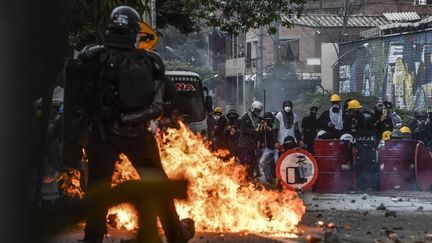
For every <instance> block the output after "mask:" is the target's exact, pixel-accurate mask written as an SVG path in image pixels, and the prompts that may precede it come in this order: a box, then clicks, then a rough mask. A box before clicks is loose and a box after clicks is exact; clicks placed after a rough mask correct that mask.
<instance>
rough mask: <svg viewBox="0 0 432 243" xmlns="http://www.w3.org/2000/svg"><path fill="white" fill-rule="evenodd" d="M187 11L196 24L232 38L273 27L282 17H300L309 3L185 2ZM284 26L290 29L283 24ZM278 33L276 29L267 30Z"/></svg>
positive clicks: (278, 0) (250, 0) (259, 0)
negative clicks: (251, 30)
mask: <svg viewBox="0 0 432 243" xmlns="http://www.w3.org/2000/svg"><path fill="white" fill-rule="evenodd" d="M182 2H183V3H184V7H185V8H184V11H185V12H187V13H189V14H190V17H191V19H192V20H193V22H195V23H200V24H201V25H202V26H205V27H209V26H210V27H220V28H221V30H223V31H226V32H228V33H230V34H238V33H240V32H247V31H248V30H250V29H257V28H258V27H259V26H262V25H270V24H271V23H272V22H273V21H278V20H281V18H282V16H284V15H285V16H288V17H290V18H291V17H292V16H293V15H297V16H299V15H300V14H301V13H302V11H303V4H305V3H306V0H227V1H224V0H189V1H187V0H183V1H182ZM282 24H283V25H285V26H288V27H289V26H290V23H289V22H286V21H283V22H282ZM268 31H269V33H275V32H276V29H275V28H274V27H269V28H268Z"/></svg>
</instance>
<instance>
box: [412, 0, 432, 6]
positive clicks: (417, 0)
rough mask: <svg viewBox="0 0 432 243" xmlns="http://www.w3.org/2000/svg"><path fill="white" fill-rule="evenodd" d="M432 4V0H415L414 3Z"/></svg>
mask: <svg viewBox="0 0 432 243" xmlns="http://www.w3.org/2000/svg"><path fill="white" fill-rule="evenodd" d="M429 4H432V0H414V5H429Z"/></svg>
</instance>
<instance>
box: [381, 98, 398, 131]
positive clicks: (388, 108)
mask: <svg viewBox="0 0 432 243" xmlns="http://www.w3.org/2000/svg"><path fill="white" fill-rule="evenodd" d="M384 107H385V109H384V111H383V112H384V116H386V117H389V118H390V119H391V122H392V125H393V128H401V127H402V118H401V117H400V116H399V115H398V114H396V112H395V111H394V110H393V104H392V103H391V102H389V101H384Z"/></svg>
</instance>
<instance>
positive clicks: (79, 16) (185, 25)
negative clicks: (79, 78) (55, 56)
mask: <svg viewBox="0 0 432 243" xmlns="http://www.w3.org/2000/svg"><path fill="white" fill-rule="evenodd" d="M73 3H74V4H73V9H72V17H73V20H72V25H71V37H70V38H69V42H70V45H71V46H72V47H74V48H77V47H78V48H79V47H80V46H82V45H83V43H86V42H88V40H90V39H93V40H95V39H98V40H99V39H100V38H101V36H102V33H103V31H104V27H105V23H106V22H107V19H108V17H109V14H110V12H111V10H112V9H114V8H115V7H116V6H119V5H129V6H131V7H134V8H135V9H137V11H138V12H139V13H144V12H147V13H148V12H149V11H150V0H74V2H73ZM304 3H306V0H271V1H270V0H267V1H263V0H229V1H222V0H156V9H157V11H156V23H157V26H158V28H159V29H163V28H166V27H168V26H169V25H171V26H174V27H175V28H177V29H178V30H180V31H181V32H182V33H192V32H194V31H197V30H200V29H203V28H208V27H219V28H221V30H223V31H226V32H228V33H233V34H238V33H239V32H246V31H248V30H249V29H253V28H258V27H259V26H260V25H270V24H271V22H272V21H276V20H281V15H285V16H289V17H290V16H292V15H293V14H297V15H299V14H301V12H302V11H303V4H304ZM282 24H284V25H286V26H289V23H287V22H286V21H284V22H283V23H282ZM268 31H269V33H274V32H275V29H274V28H272V27H270V26H269V29H268Z"/></svg>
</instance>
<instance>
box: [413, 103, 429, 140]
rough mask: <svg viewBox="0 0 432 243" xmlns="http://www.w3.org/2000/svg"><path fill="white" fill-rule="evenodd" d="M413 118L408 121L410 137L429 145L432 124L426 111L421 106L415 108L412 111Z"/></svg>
mask: <svg viewBox="0 0 432 243" xmlns="http://www.w3.org/2000/svg"><path fill="white" fill-rule="evenodd" d="M414 118H415V119H413V120H411V121H409V122H408V127H409V128H410V130H411V131H412V138H413V139H415V140H417V141H421V142H422V143H424V144H426V145H427V146H430V144H431V141H432V125H431V121H430V118H429V116H428V113H427V111H426V110H425V109H423V108H419V109H416V110H415V111H414Z"/></svg>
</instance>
